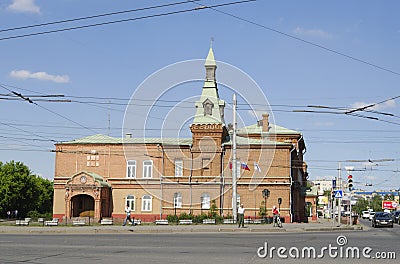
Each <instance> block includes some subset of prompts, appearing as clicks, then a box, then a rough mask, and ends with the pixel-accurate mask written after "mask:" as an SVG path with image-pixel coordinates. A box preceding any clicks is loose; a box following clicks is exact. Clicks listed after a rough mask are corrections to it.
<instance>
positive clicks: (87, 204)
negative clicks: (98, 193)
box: [71, 194, 94, 217]
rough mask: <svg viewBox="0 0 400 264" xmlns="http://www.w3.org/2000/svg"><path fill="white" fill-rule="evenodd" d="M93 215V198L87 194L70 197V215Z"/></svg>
mask: <svg viewBox="0 0 400 264" xmlns="http://www.w3.org/2000/svg"><path fill="white" fill-rule="evenodd" d="M82 215H84V216H94V198H93V197H91V196H89V195H87V194H79V195H76V196H74V197H72V199H71V216H72V217H80V216H82Z"/></svg>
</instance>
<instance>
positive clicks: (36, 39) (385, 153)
mask: <svg viewBox="0 0 400 264" xmlns="http://www.w3.org/2000/svg"><path fill="white" fill-rule="evenodd" d="M174 2H178V1H144V0H138V1H121V0H116V1H98V0H96V1H94V0H86V1H76V0H68V1H63V0H58V1H38V0H36V1H33V0H14V1H11V0H10V1H2V2H1V3H0V30H4V29H8V28H15V27H20V26H27V25H33V24H40V23H46V22H52V21H60V20H65V19H72V18H78V17H87V16H92V15H98V14H105V13H111V12H117V11H123V10H131V9H136V8H143V7H149V6H154V5H160V4H164V3H165V4H166V3H174ZM198 2H199V3H200V4H202V5H214V4H219V3H228V2H232V1H229V0H228V1H211V0H209V1H207V0H204V1H198ZM194 7H198V5H196V4H194V3H186V4H180V5H175V6H170V7H165V8H159V9H154V10H147V11H141V12H131V13H125V14H120V15H114V16H108V17H99V18H96V19H91V20H81V21H76V22H70V23H63V24H56V25H50V26H43V27H37V28H28V29H23V30H12V31H0V83H1V85H2V86H1V87H0V94H2V95H7V94H9V93H10V90H11V91H15V92H18V93H21V94H22V95H48V94H63V95H65V96H66V98H67V99H71V100H74V101H76V102H72V103H62V102H42V101H35V98H34V97H31V99H32V100H34V101H35V103H37V105H34V104H29V103H28V102H27V101H21V100H19V101H16V100H5V99H0V120H1V123H0V143H1V147H0V160H1V161H2V162H7V161H9V160H17V161H22V162H24V163H25V164H27V165H28V166H29V167H30V168H31V170H32V171H33V172H34V173H37V174H40V175H42V176H43V177H46V178H50V179H51V178H52V177H53V175H54V154H53V153H51V152H49V150H51V149H54V142H55V141H65V140H72V139H74V138H80V137H84V136H89V135H92V134H94V133H103V134H110V135H112V136H116V137H119V136H121V134H122V123H123V119H124V111H125V107H126V106H125V105H124V104H126V103H127V102H128V101H127V100H128V99H129V98H130V97H131V96H132V94H133V92H134V91H135V89H136V88H137V87H138V86H139V85H140V84H141V83H142V82H143V81H144V80H145V79H146V78H147V77H148V76H149V75H150V74H152V73H154V72H156V71H158V70H159V69H161V68H163V67H165V66H167V65H170V64H173V63H176V62H180V61H184V60H191V59H204V58H205V57H206V55H207V52H208V49H209V46H210V38H211V37H213V38H214V42H213V49H214V52H215V57H216V59H217V60H219V61H222V62H225V63H229V64H231V65H234V66H236V67H238V68H240V69H241V70H242V71H244V72H245V73H247V74H248V75H249V76H251V78H253V79H254V80H255V81H256V82H257V84H258V85H259V86H260V87H261V89H262V91H263V92H264V94H265V95H266V97H267V99H268V101H269V103H270V104H271V108H272V110H273V115H274V119H275V122H276V123H277V124H278V125H281V126H284V127H287V128H290V129H295V130H298V131H301V132H302V133H303V135H304V138H305V142H306V145H307V153H306V155H305V161H307V162H308V165H309V173H310V178H311V179H315V178H323V177H325V178H333V177H334V176H336V175H337V168H338V161H346V160H361V161H362V160H369V159H370V160H381V159H393V161H382V162H375V163H368V162H343V167H344V166H353V167H355V168H356V169H357V170H358V171H355V172H353V175H354V181H355V182H356V183H355V187H356V188H361V189H367V190H371V189H398V188H399V187H400V177H399V176H400V173H399V172H396V171H397V170H399V169H400V168H399V167H400V158H399V147H400V137H399V132H400V113H399V112H400V111H399V104H400V102H399V100H398V99H397V100H388V101H385V100H387V99H390V98H393V97H396V96H398V95H400V94H399V83H400V52H399V47H400V18H399V16H398V10H399V9H400V3H398V1H385V2H384V3H382V2H380V1H335V2H326V1H266V0H258V1H255V2H250V3H242V4H237V5H231V6H225V7H219V8H217V10H220V11H223V12H226V13H228V14H230V15H231V16H230V15H227V14H223V13H221V12H218V11H215V10H210V9H201V10H197V11H195V12H186V13H181V14H175V15H169V16H163V17H155V18H148V19H141V20H135V21H130V22H124V23H115V24H110V25H104V26H96V27H90V28H84V29H78V30H71V31H64V32H58V33H51V34H43V35H38V36H31V37H22V38H15V39H4V38H8V37H12V36H16V35H24V34H32V33H35V32H43V31H50V30H58V29H61V28H69V27H76V26H82V25H88V24H94V23H102V22H106V21H116V20H121V19H132V18H135V17H140V16H148V15H154V14H160V13H165V12H173V11H177V10H183V9H191V8H194ZM232 15H233V16H236V17H233V16H232ZM249 21H250V22H252V23H249ZM310 43H312V44H310ZM317 45H318V46H317ZM321 47H322V48H321ZM344 55H345V56H344ZM350 57H351V58H350ZM361 61H362V62H361ZM382 68H383V69H382ZM217 74H218V73H217ZM217 76H218V75H217ZM4 87H6V88H4ZM191 87H192V89H194V90H195V91H197V92H195V94H196V93H198V94H200V92H201V83H199V84H197V85H191ZM196 89H197V90H196ZM3 97H7V98H10V97H9V96H0V98H3ZM171 98H173V97H170V99H171ZM119 99H122V100H119ZM222 99H224V100H226V101H227V102H229V101H230V98H222ZM171 100H172V99H171ZM382 101H385V102H384V103H381V104H378V105H376V106H375V107H373V108H369V110H374V111H380V112H384V113H390V114H393V115H394V116H388V115H382V114H376V113H366V112H358V113H359V114H362V115H366V116H373V117H376V118H379V119H380V120H372V119H366V118H360V117H354V116H349V115H344V114H327V113H302V112H293V110H317V111H320V110H327V111H332V110H329V109H318V108H310V107H307V106H310V105H319V106H329V107H340V108H343V109H345V108H346V109H347V108H348V109H353V108H357V107H360V106H363V105H367V104H372V103H377V102H382ZM108 103H109V104H108ZM239 103H240V102H239ZM261 110H263V109H261ZM239 111H240V107H239ZM242 111H246V109H244V108H243V109H242ZM334 111H336V110H334ZM193 114H194V108H193ZM109 120H110V129H108V127H109V125H108V124H109ZM382 120H383V121H382ZM227 121H228V122H229V120H227ZM254 121H255V120H254V119H253V120H251V119H249V120H248V122H249V124H250V123H254ZM385 121H389V122H392V123H388V122H385ZM344 174H345V171H343V172H342V175H344ZM366 183H371V184H373V186H372V187H366V186H365V184H366Z"/></svg>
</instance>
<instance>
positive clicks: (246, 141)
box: [223, 136, 292, 146]
mask: <svg viewBox="0 0 400 264" xmlns="http://www.w3.org/2000/svg"><path fill="white" fill-rule="evenodd" d="M223 144H224V145H232V139H231V138H229V141H225V142H224V143H223ZM236 144H237V145H239V146H240V145H273V146H276V145H281V146H282V145H292V144H290V143H285V142H279V141H272V140H269V139H258V138H247V137H240V136H237V137H236Z"/></svg>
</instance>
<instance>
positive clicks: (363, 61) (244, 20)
mask: <svg viewBox="0 0 400 264" xmlns="http://www.w3.org/2000/svg"><path fill="white" fill-rule="evenodd" d="M195 4H197V5H201V4H200V3H195ZM208 8H210V9H212V10H214V11H216V12H218V13H221V14H224V15H227V16H230V17H233V18H235V19H238V20H241V21H243V22H246V23H249V24H252V25H255V26H257V27H260V28H262V29H265V30H268V31H272V32H274V33H277V34H280V35H283V36H285V37H288V38H291V39H294V40H297V41H300V42H303V43H305V44H308V45H311V46H314V47H317V48H319V49H322V50H325V51H328V52H330V53H333V54H336V55H339V56H342V57H345V58H347V59H350V60H353V61H356V62H360V63H362V64H366V65H369V66H371V67H374V68H376V69H379V70H382V71H386V72H389V73H392V74H395V75H398V76H400V73H399V72H396V71H393V70H390V69H388V68H385V67H382V66H379V65H377V64H374V63H371V62H368V61H366V60H362V59H358V58H356V57H354V56H351V55H348V54H345V53H343V52H340V51H336V50H334V49H331V48H328V47H325V46H323V45H321V44H317V43H314V42H311V41H308V40H305V39H302V38H299V37H296V36H293V35H291V34H288V33H285V32H282V31H279V30H277V29H274V28H271V27H267V26H265V25H262V24H260V23H257V22H254V21H251V20H249V19H246V18H242V17H239V16H237V15H234V14H231V13H228V12H225V11H221V10H218V9H216V8H214V7H212V6H209V7H208ZM0 40H1V39H0Z"/></svg>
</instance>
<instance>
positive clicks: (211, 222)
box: [203, 219, 215, 224]
mask: <svg viewBox="0 0 400 264" xmlns="http://www.w3.org/2000/svg"><path fill="white" fill-rule="evenodd" d="M203 224H215V219H203Z"/></svg>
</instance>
